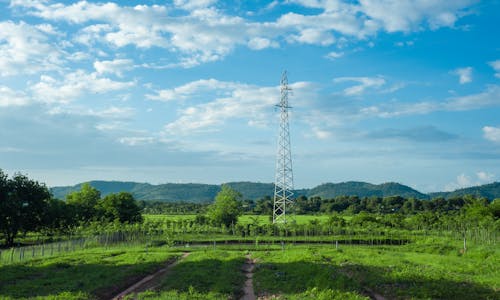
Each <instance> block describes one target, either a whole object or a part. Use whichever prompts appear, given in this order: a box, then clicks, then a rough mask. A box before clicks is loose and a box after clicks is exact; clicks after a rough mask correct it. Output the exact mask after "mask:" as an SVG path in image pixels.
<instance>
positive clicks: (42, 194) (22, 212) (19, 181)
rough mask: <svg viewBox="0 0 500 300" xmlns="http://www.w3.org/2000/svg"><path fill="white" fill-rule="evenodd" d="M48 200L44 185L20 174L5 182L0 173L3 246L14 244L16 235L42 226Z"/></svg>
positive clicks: (4, 177)
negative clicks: (4, 244)
mask: <svg viewBox="0 0 500 300" xmlns="http://www.w3.org/2000/svg"><path fill="white" fill-rule="evenodd" d="M50 198H51V195H50V192H49V190H48V188H47V187H46V186H45V185H44V184H41V183H39V182H38V181H34V180H31V179H29V178H28V177H26V176H24V175H21V174H15V175H14V176H13V177H12V178H11V179H8V178H7V175H5V174H4V173H3V172H1V171H0V231H2V233H3V234H4V236H5V242H6V245H7V246H12V245H13V244H14V238H15V237H16V236H17V234H18V233H19V232H27V231H34V230H38V229H39V228H41V227H42V226H43V215H44V212H45V210H46V207H47V203H48V201H49V199H50Z"/></svg>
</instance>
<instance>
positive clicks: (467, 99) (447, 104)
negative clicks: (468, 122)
mask: <svg viewBox="0 0 500 300" xmlns="http://www.w3.org/2000/svg"><path fill="white" fill-rule="evenodd" d="M499 105H500V86H497V85H492V86H489V87H487V88H486V90H485V91H483V92H481V93H477V94H471V95H466V96H460V97H453V98H449V99H446V100H445V101H442V102H437V101H436V102H432V101H423V102H415V103H409V104H406V103H401V102H391V103H387V104H382V105H379V106H369V107H364V108H361V109H360V111H359V113H360V114H361V115H364V116H377V117H382V118H391V117H398V116H403V115H419V114H428V113H432V112H436V111H466V110H475V109H481V108H485V107H491V106H499Z"/></svg>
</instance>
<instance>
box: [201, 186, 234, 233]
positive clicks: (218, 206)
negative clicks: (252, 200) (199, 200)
mask: <svg viewBox="0 0 500 300" xmlns="http://www.w3.org/2000/svg"><path fill="white" fill-rule="evenodd" d="M240 201H241V194H240V193H238V192H237V191H235V190H233V189H232V188H231V187H229V186H228V185H225V184H224V185H222V189H221V191H220V192H219V193H218V194H217V196H215V202H214V203H213V204H212V205H210V207H209V209H208V217H209V219H210V220H211V221H212V223H213V224H214V225H225V226H226V227H229V226H231V224H236V222H237V221H238V217H239V216H240V215H241V202H240Z"/></svg>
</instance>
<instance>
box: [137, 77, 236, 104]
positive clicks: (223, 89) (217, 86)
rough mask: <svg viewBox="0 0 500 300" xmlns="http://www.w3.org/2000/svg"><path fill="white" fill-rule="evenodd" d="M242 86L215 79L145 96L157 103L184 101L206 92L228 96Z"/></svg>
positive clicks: (193, 82)
mask: <svg viewBox="0 0 500 300" xmlns="http://www.w3.org/2000/svg"><path fill="white" fill-rule="evenodd" d="M238 86H242V85H240V84H238V83H234V82H228V81H219V80H216V79H213V78H211V79H200V80H196V81H192V82H189V83H186V84H184V85H181V86H178V87H175V88H173V89H164V90H159V91H156V94H147V95H146V98H148V99H151V100H159V101H174V100H185V99H187V98H192V97H194V96H196V95H199V94H201V93H204V92H207V91H216V92H217V94H218V95H229V93H230V92H231V90H234V89H236V88H237V87H238Z"/></svg>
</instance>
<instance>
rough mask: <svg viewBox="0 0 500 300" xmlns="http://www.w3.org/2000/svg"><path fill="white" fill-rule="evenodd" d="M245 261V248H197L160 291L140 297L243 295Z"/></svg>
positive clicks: (183, 261) (218, 296)
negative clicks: (240, 249)
mask: <svg viewBox="0 0 500 300" xmlns="http://www.w3.org/2000/svg"><path fill="white" fill-rule="evenodd" d="M244 262H245V257H244V252H243V251H238V250H213V249H210V248H197V250H195V251H193V252H191V253H190V255H189V256H188V257H187V258H185V259H184V260H182V261H181V262H180V263H179V264H178V265H176V266H175V267H174V268H173V269H172V271H171V274H170V275H169V276H168V278H167V279H166V280H165V281H164V282H163V284H162V286H161V288H160V291H159V292H145V293H142V294H140V295H139V299H148V300H150V299H239V298H240V297H241V296H242V286H243V283H244V281H245V276H244V274H243V272H242V271H241V267H242V265H243V263H244Z"/></svg>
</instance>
